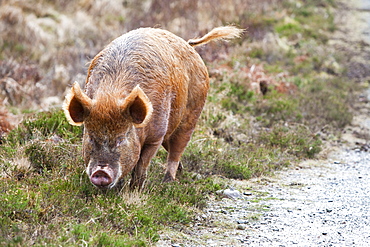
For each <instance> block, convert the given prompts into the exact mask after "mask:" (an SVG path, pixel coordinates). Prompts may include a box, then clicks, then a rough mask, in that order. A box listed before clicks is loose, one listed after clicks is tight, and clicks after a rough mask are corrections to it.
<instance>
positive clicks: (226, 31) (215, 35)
mask: <svg viewBox="0 0 370 247" xmlns="http://www.w3.org/2000/svg"><path fill="white" fill-rule="evenodd" d="M243 32H244V30H243V29H239V28H237V27H234V26H224V27H216V28H214V29H212V31H210V32H209V33H207V34H206V35H204V36H203V37H202V38H200V39H189V40H188V43H189V45H191V46H197V45H204V44H207V43H208V42H210V41H211V40H220V39H223V40H230V39H235V38H238V37H240V35H241V34H242V33H243Z"/></svg>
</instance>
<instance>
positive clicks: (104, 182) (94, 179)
mask: <svg viewBox="0 0 370 247" xmlns="http://www.w3.org/2000/svg"><path fill="white" fill-rule="evenodd" d="M90 181H91V183H93V184H94V185H95V186H98V187H107V186H108V185H110V184H111V183H112V181H113V180H112V178H111V177H110V176H109V175H108V173H106V172H104V171H97V172H95V173H94V174H93V175H92V176H91V178H90Z"/></svg>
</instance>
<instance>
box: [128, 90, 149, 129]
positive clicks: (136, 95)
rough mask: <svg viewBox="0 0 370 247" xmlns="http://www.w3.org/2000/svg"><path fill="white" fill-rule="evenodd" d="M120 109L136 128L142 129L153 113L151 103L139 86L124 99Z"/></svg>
mask: <svg viewBox="0 0 370 247" xmlns="http://www.w3.org/2000/svg"><path fill="white" fill-rule="evenodd" d="M121 109H122V110H123V111H124V112H127V113H128V115H129V116H130V117H131V120H132V122H133V123H134V125H135V127H136V128H142V127H144V126H145V125H146V124H147V123H148V122H149V120H150V118H151V116H152V113H153V106H152V103H151V102H150V100H149V98H148V96H146V94H145V93H144V91H143V90H142V89H141V88H140V86H139V85H138V86H136V87H135V88H134V89H133V90H132V92H131V93H130V95H129V96H127V97H126V99H125V100H124V102H123V103H122V104H121Z"/></svg>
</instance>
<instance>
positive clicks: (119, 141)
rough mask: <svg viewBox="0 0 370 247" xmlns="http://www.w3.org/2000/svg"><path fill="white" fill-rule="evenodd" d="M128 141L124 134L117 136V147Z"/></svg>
mask: <svg viewBox="0 0 370 247" xmlns="http://www.w3.org/2000/svg"><path fill="white" fill-rule="evenodd" d="M126 142H127V139H126V138H125V137H124V136H120V137H118V138H117V142H116V143H117V147H118V146H121V145H124V144H125V143H126Z"/></svg>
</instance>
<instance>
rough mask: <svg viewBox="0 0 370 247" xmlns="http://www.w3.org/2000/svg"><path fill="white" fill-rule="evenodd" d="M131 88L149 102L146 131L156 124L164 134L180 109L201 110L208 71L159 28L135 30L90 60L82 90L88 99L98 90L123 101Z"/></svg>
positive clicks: (172, 127)
mask: <svg viewBox="0 0 370 247" xmlns="http://www.w3.org/2000/svg"><path fill="white" fill-rule="evenodd" d="M137 84H139V85H140V87H141V88H142V89H143V91H144V92H145V93H146V94H147V96H148V98H149V99H150V100H151V102H152V104H153V108H154V114H153V116H154V119H153V121H152V127H151V126H149V128H155V127H153V126H156V125H162V126H161V129H166V135H167V136H169V135H171V133H172V132H173V131H174V130H175V129H176V128H177V126H178V125H179V124H180V122H181V121H182V118H183V116H184V114H185V113H186V111H192V110H194V111H196V112H198V111H200V110H201V108H202V107H203V105H204V101H205V97H206V94H207V90H208V72H207V69H206V67H205V65H204V63H203V61H202V59H201V58H200V56H199V54H198V53H197V52H196V51H195V49H194V48H193V47H191V46H190V45H189V44H188V43H187V42H186V41H185V40H183V39H182V38H180V37H178V36H176V35H174V34H172V33H171V32H168V31H165V30H161V29H153V28H140V29H136V30H133V31H130V32H128V33H126V34H124V35H122V36H121V37H119V38H117V39H115V40H114V41H112V42H111V44H109V45H108V46H107V47H106V48H105V49H104V50H103V51H102V52H100V53H99V54H98V55H97V56H96V57H95V58H94V60H93V62H92V64H91V65H90V68H89V74H88V78H87V81H86V87H85V89H86V93H87V95H88V96H89V97H91V98H94V97H95V96H96V92H99V91H104V92H110V93H111V94H113V95H116V96H117V97H125V96H127V95H128V94H129V92H130V91H131V90H132V89H133V88H134V87H135V86H136V85H137ZM199 101H201V103H200V104H198V102H199ZM197 105H200V107H197ZM196 108H200V109H196ZM160 134H163V133H160Z"/></svg>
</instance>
